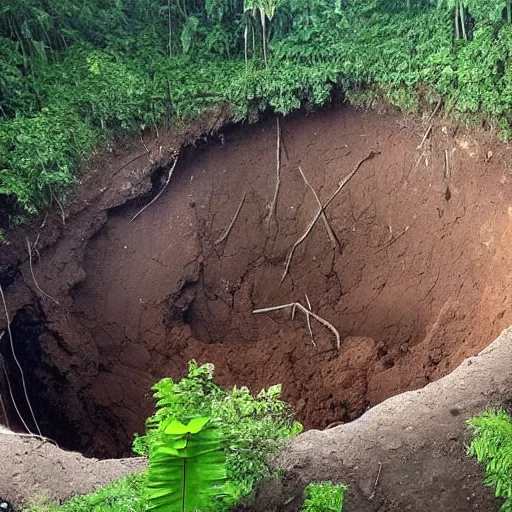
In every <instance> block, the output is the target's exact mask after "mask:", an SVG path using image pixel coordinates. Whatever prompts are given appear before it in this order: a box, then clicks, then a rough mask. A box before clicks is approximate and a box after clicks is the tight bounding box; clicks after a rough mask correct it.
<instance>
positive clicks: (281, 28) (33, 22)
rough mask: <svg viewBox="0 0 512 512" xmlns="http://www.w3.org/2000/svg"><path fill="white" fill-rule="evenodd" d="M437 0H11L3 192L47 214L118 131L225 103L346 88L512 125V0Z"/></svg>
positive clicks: (317, 95)
mask: <svg viewBox="0 0 512 512" xmlns="http://www.w3.org/2000/svg"><path fill="white" fill-rule="evenodd" d="M435 3H436V2H435V1H434V0H429V1H424V0H371V1H367V2H364V3H361V2H355V1H354V0H344V1H343V2H342V1H341V0H309V1H307V2H305V1H304V0H116V1H115V2H111V1H107V0H89V1H88V2H85V3H84V2H78V1H77V0H60V1H59V2H57V1H56V0H5V1H4V2H3V3H2V5H1V7H0V195H6V196H10V197H9V202H10V203H13V202H14V201H13V200H15V201H16V202H17V204H18V205H19V206H21V207H22V208H24V209H25V210H26V211H28V212H34V211H37V210H38V209H41V208H43V207H45V206H46V205H47V204H48V202H49V198H50V197H51V196H52V195H53V194H59V193H60V194H62V193H65V191H66V189H67V187H68V186H69V184H70V183H72V182H73V177H74V173H75V170H76V168H77V166H78V165H80V163H82V162H84V160H85V159H86V158H87V157H88V155H90V154H91V151H92V149H93V148H96V147H97V146H98V145H100V144H101V143H103V142H105V141H106V140H108V139H111V138H113V137H116V136H118V135H122V134H126V133H133V132H137V131H140V130H141V129H147V128H152V129H154V128H155V127H157V126H158V125H159V124H162V123H166V124H169V123H171V122H173V121H174V120H180V121H184V120H188V119H192V118H194V117H197V116H198V115H202V114H204V113H205V111H207V110H208V109H210V108H211V107H213V106H217V105H219V104H225V105H229V106H230V107H231V111H232V112H233V113H234V117H235V119H236V120H241V119H249V120H251V121H253V120H256V119H257V118H258V117H259V115H260V113H261V111H263V110H265V109H271V110H274V111H275V112H279V113H281V114H287V113H289V112H292V111H293V110H296V109H298V108H303V107H305V108H314V107H317V106H320V105H322V104H324V103H325V102H327V101H329V98H330V97H331V94H332V92H333V91H334V90H335V91H337V92H338V93H341V94H342V95H345V96H346V97H349V98H356V97H357V98H359V100H360V101H361V102H362V103H365V104H368V103H371V101H372V100H373V99H375V98H377V97H378V98H381V99H386V100H387V101H388V102H390V103H391V104H393V105H395V106H397V107H398V108H400V109H403V110H407V111H416V110H421V109H422V108H424V107H425V104H429V103H431V101H432V98H436V100H435V101H436V102H437V99H438V98H442V99H443V100H444V104H445V105H450V106H451V110H452V112H454V113H456V114H457V113H458V114H460V115H462V116H468V115H469V116H479V117H487V118H490V119H492V120H493V121H494V122H495V123H496V124H497V125H498V126H499V127H500V129H501V132H502V134H503V135H504V136H506V137H510V136H512V67H511V66H512V65H511V58H510V57H511V48H512V24H511V23H510V21H512V14H511V13H512V8H511V4H510V0H493V1H492V2H491V3H489V2H484V1H483V0H464V1H463V2H460V1H458V0H446V1H441V0H440V1H439V2H438V6H439V8H436V7H435V5H434V4H435ZM461 8H462V10H461ZM455 13H457V15H456V16H455V17H454V14H455ZM262 14H263V15H262ZM454 29H455V30H457V31H459V34H458V35H459V38H457V37H456V38H455V40H454ZM462 30H464V33H462V32H461V31H462ZM456 35H457V34H456ZM262 43H263V44H262ZM249 56H251V60H250V61H249V59H248V57H249ZM263 57H265V61H266V63H265V64H264V63H263V62H262V58H263ZM246 60H247V61H248V62H247V64H246Z"/></svg>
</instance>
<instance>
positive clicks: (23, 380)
mask: <svg viewBox="0 0 512 512" xmlns="http://www.w3.org/2000/svg"><path fill="white" fill-rule="evenodd" d="M0 297H1V298H2V303H3V306H4V312H5V321H6V323H7V335H8V336H9V341H10V344H11V351H12V357H13V359H14V362H15V363H16V366H17V367H18V370H19V371H20V377H21V383H22V385H23V394H24V396H25V400H26V401H27V406H28V408H29V410H30V415H31V416H32V419H33V420H34V425H35V427H36V429H37V433H38V434H39V435H40V436H42V434H41V429H40V428H39V424H38V423H37V420H36V416H35V414H34V410H33V409H32V404H31V403H30V399H29V397H28V392H27V383H26V382H25V374H24V372H23V368H22V367H21V364H20V362H19V359H18V357H17V356H16V351H15V350H14V339H13V337H12V331H11V320H10V318H9V310H8V309H7V303H6V302H5V295H4V290H3V288H2V285H0ZM2 336H3V334H2ZM2 366H3V368H4V371H5V374H6V377H7V383H8V386H9V391H10V392H11V398H12V400H13V405H14V408H15V409H16V412H17V413H18V416H19V417H20V420H21V422H22V423H23V426H24V427H25V428H26V429H27V432H30V433H31V434H32V432H31V430H30V429H29V428H28V425H27V424H26V422H25V420H24V419H23V416H22V415H21V414H20V411H19V410H18V407H17V406H16V402H15V401H14V396H13V394H12V390H11V386H10V383H9V377H8V376H7V371H6V369H5V366H4V364H3V359H2Z"/></svg>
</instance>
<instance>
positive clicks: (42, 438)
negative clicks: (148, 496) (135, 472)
mask: <svg viewBox="0 0 512 512" xmlns="http://www.w3.org/2000/svg"><path fill="white" fill-rule="evenodd" d="M0 435H1V436H15V437H29V438H32V439H39V440H41V441H43V443H51V444H53V445H55V446H56V447H57V448H59V449H60V447H59V445H58V444H57V443H56V442H55V441H54V440H53V439H50V438H49V437H45V436H40V435H37V434H21V433H19V432H10V431H6V430H0ZM40 446H42V445H40ZM132 460H133V457H132Z"/></svg>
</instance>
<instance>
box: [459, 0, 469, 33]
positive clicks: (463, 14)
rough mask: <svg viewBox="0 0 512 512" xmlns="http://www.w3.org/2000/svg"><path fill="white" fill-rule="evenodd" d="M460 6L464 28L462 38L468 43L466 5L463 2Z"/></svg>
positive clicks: (461, 24) (461, 22)
mask: <svg viewBox="0 0 512 512" xmlns="http://www.w3.org/2000/svg"><path fill="white" fill-rule="evenodd" d="M459 5H460V26H461V28H462V37H463V38H464V40H465V41H467V40H468V35H467V33H466V12H465V9H464V5H463V4H462V2H461V3H460V4H459Z"/></svg>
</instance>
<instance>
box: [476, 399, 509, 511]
mask: <svg viewBox="0 0 512 512" xmlns="http://www.w3.org/2000/svg"><path fill="white" fill-rule="evenodd" d="M468 423H469V425H470V426H471V428H472V429H473V432H474V439H473V441H472V442H471V444H470V445H469V447H468V453H469V454H470V455H473V456H474V457H476V459H477V460H478V462H480V463H482V464H484V465H485V472H486V478H485V484H486V485H488V486H490V487H493V488H494V490H495V494H496V497H498V498H502V499H503V500H504V501H503V503H502V505H501V508H500V510H501V512H510V511H512V418H511V417H510V415H509V414H508V413H507V412H506V411H504V410H502V409H500V410H497V411H493V410H490V411H486V412H484V413H482V414H480V415H479V416H476V417H475V418H471V419H470V420H469V422H468Z"/></svg>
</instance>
